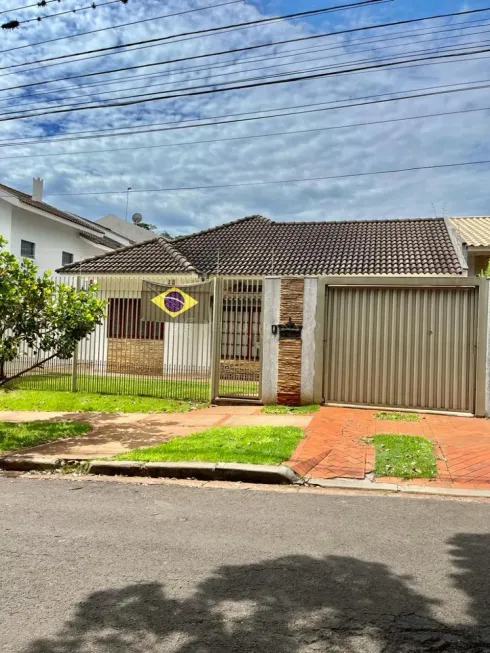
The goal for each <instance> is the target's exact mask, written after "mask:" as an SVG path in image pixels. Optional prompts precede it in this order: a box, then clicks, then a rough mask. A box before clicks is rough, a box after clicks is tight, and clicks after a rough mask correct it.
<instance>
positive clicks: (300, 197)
mask: <svg viewBox="0 0 490 653" xmlns="http://www.w3.org/2000/svg"><path fill="white" fill-rule="evenodd" d="M212 3H213V0H208V4H212ZM200 4H201V6H203V3H200ZM17 5H18V3H17V2H16V0H10V6H17ZM195 6H198V5H196V4H195V3H194V2H191V1H190V0H182V1H181V2H177V1H174V2H170V3H166V4H165V9H163V10H162V7H161V3H160V2H158V1H157V0H146V1H145V2H144V3H129V4H128V5H127V6H122V5H119V4H116V5H114V6H111V7H106V8H104V7H100V8H98V9H97V10H94V11H85V12H82V13H79V14H74V15H71V14H70V15H69V16H68V17H62V18H57V19H52V20H46V21H43V22H41V23H34V24H32V25H29V26H28V27H24V28H20V29H18V30H16V31H15V32H12V33H7V34H5V35H2V36H4V39H3V43H4V45H3V46H2V49H8V48H10V47H15V46H16V45H23V44H25V43H32V42H37V41H41V40H47V39H52V38H56V37H58V36H62V35H64V34H68V33H73V32H82V31H86V30H91V29H98V28H105V27H108V26H110V25H114V24H118V23H122V22H126V21H130V20H138V19H143V18H148V17H150V16H155V15H159V14H163V13H166V12H168V13H171V12H172V11H181V10H183V9H185V8H191V7H195ZM259 6H260V5H259V4H257V3H256V6H252V5H251V4H250V3H242V4H235V5H229V6H226V7H221V8H219V9H213V10H208V11H203V12H196V13H191V14H187V15H183V16H176V17H173V18H170V19H167V20H159V21H152V22H147V23H142V24H140V25H135V26H132V27H127V28H123V29H118V30H108V31H104V32H100V33H97V34H92V35H87V36H83V37H79V38H76V39H69V40H63V41H57V42H54V43H50V44H46V45H43V46H36V47H35V48H26V49H21V50H14V51H12V52H9V53H4V54H3V55H2V56H3V58H2V65H3V66H8V65H11V64H14V63H18V62H23V61H33V60H39V59H43V58H45V57H50V56H58V55H63V54H66V53H68V52H73V51H77V50H90V49H95V48H98V47H104V46H107V45H113V44H114V43H123V42H128V41H139V40H143V39H149V38H155V37H158V36H162V35H167V34H171V33H176V32H185V31H190V30H197V29H202V28H206V27H209V26H213V25H218V24H228V23H233V22H240V21H245V20H253V19H255V18H257V17H260V16H261V15H263V14H261V13H260V11H259ZM53 7H55V5H54V4H53V5H48V7H47V8H46V10H45V11H46V13H50V12H51V11H54V10H55V9H56V8H57V7H55V9H53ZM390 7H392V5H390ZM462 8H463V7H462V6H461V7H460V9H462ZM48 10H49V11H48ZM267 10H268V12H269V14H272V15H273V14H275V13H277V12H280V11H281V4H280V3H277V2H274V3H270V4H269V5H268V8H267ZM457 10H458V7H457V6H455V7H454V11H457ZM394 11H395V10H394V9H393V8H390V9H388V8H386V7H383V8H379V9H378V10H374V9H369V10H366V9H363V10H351V11H350V12H345V13H342V14H340V13H336V14H331V15H330V16H328V17H323V18H322V19H321V20H319V21H317V22H316V23H306V22H305V21H303V22H298V21H295V22H290V23H278V24H274V25H265V26H261V27H256V28H254V29H247V30H241V31H234V32H230V33H227V34H225V33H223V34H220V35H214V36H212V37H208V36H207V37H200V38H198V39H192V40H186V41H181V42H178V43H175V44H170V43H167V44H165V45H163V44H162V45H159V46H158V47H153V48H147V49H141V50H135V51H132V52H126V53H122V54H118V55H115V56H108V57H105V58H100V59H90V60H88V61H86V62H77V63H72V64H69V65H63V66H53V67H41V66H42V65H41V64H33V65H32V66H31V69H32V68H38V70H37V71H36V72H30V73H22V72H20V71H19V72H17V73H16V74H15V75H9V76H5V77H0V89H1V88H5V87H7V86H17V85H20V84H25V83H30V82H32V81H40V80H47V79H52V78H54V77H64V76H69V75H76V74H80V73H82V72H95V71H98V70H105V69H107V68H116V67H124V66H134V65H140V64H145V63H150V62H155V61H161V60H165V59H171V58H177V57H186V56H193V55H196V54H202V53H205V52H212V51H219V50H225V49H229V48H237V47H246V46H247V45H251V44H256V43H263V42H267V40H278V39H283V38H284V39H286V38H291V37H295V36H298V35H303V34H306V33H314V32H315V31H326V30H330V29H342V28H344V27H346V26H347V27H352V26H359V25H364V24H370V23H376V22H379V21H384V20H396V19H397V16H396V14H395V13H394ZM390 12H391V13H390ZM26 13H27V12H23V15H24V16H25V15H26ZM27 15H37V10H32V11H31V12H30V14H29V13H27ZM485 17H488V20H489V21H490V15H486V14H484V15H477V16H476V17H474V16H470V17H469V18H468V20H471V19H473V20H474V19H475V18H485ZM442 24H443V22H442V21H439V22H438V23H436V24H435V25H434V23H423V24H420V25H414V26H412V27H411V28H409V29H413V30H420V29H428V28H429V27H433V26H434V27H435V26H441V25H442ZM444 24H448V21H444ZM485 30H488V31H489V33H481V34H476V32H480V31H481V32H485ZM392 31H400V29H398V30H392ZM471 32H475V34H474V35H473V36H470V34H471ZM454 34H455V35H456V37H457V38H455V39H454V40H452V41H432V39H433V38H434V36H433V35H432V36H431V35H429V34H427V35H425V36H417V37H415V32H414V38H413V40H412V41H388V42H385V43H376V44H375V43H372V44H364V45H362V44H359V45H356V46H348V44H349V43H350V42H351V41H352V40H353V38H357V39H358V38H376V37H379V38H381V37H384V36H388V35H389V32H387V31H386V30H384V31H377V32H367V33H360V34H357V35H356V36H355V37H352V38H347V37H336V38H335V39H333V38H330V39H321V40H318V41H316V40H315V41H312V42H300V43H297V44H291V45H287V46H283V47H281V48H279V47H278V48H275V50H276V52H277V53H281V52H285V51H288V50H293V49H297V48H317V49H319V48H322V47H323V48H326V47H331V46H333V45H338V46H340V49H339V50H328V51H324V52H321V51H317V52H314V53H311V52H310V53H304V54H297V55H296V56H294V55H293V54H292V55H291V58H290V59H278V60H276V61H275V62H274V61H252V62H249V63H246V64H244V65H242V66H241V67H234V68H232V67H230V68H220V69H217V70H214V71H206V69H205V68H204V67H205V66H209V65H210V64H212V63H213V60H211V61H209V60H208V59H204V60H197V61H195V62H186V63H182V64H174V65H172V66H166V67H165V66H162V67H158V68H149V69H140V70H136V71H134V72H132V73H131V72H126V73H119V74H117V75H113V76H107V77H105V78H104V77H102V78H97V77H92V78H86V79H83V80H82V79H80V80H73V81H71V82H70V81H67V82H62V83H58V84H57V85H56V88H57V89H59V90H60V94H59V95H58V96H47V97H44V96H42V95H41V96H34V95H32V94H33V93H40V92H42V91H45V90H47V89H48V88H49V89H50V90H51V87H47V86H46V87H35V88H33V89H30V90H27V89H26V90H24V91H22V92H19V91H6V92H3V93H0V100H4V98H5V97H12V98H16V99H12V100H11V101H9V102H8V103H6V102H4V101H2V102H1V103H0V112H6V111H14V110H19V109H21V108H22V107H23V105H27V103H29V104H32V103H33V102H35V101H36V102H38V103H39V105H41V104H42V105H46V104H47V101H48V100H49V99H51V100H54V104H53V106H54V105H55V104H56V103H57V102H58V103H59V102H60V101H63V102H70V101H72V102H80V101H82V99H81V98H77V99H73V100H69V99H68V98H70V97H74V96H79V95H81V94H84V93H96V92H97V91H98V92H101V91H106V90H112V91H113V93H112V95H102V96H97V95H92V96H90V97H91V98H92V99H96V100H107V99H108V98H111V97H113V98H117V97H120V96H121V95H130V94H134V95H136V94H137V93H138V91H132V90H131V89H132V88H133V87H135V86H146V85H150V84H152V85H154V86H149V87H148V89H147V90H144V89H142V90H141V91H139V92H143V93H144V92H151V91H152V90H155V89H158V88H160V85H157V84H161V85H164V84H169V83H171V84H170V86H166V87H165V88H166V89H167V90H168V89H170V88H172V87H181V86H188V85H192V84H206V83H210V78H209V75H211V73H213V72H214V74H217V73H223V72H233V73H234V74H233V75H230V76H229V77H219V78H213V79H212V80H211V81H212V82H214V81H217V82H222V81H224V80H226V79H234V78H240V76H242V77H252V76H256V75H262V74H273V73H275V72H278V73H279V72H284V71H294V70H299V69H301V68H310V67H315V66H327V65H336V64H339V63H345V62H347V61H349V60H357V59H367V58H372V57H374V56H380V57H381V56H382V57H386V56H390V55H393V54H401V55H409V53H410V52H411V51H413V50H421V49H423V48H437V47H447V46H448V45H455V46H458V45H460V44H465V43H467V42H469V41H473V42H475V43H481V44H485V45H486V44H487V43H488V41H489V38H488V37H489V35H490V23H489V25H488V26H487V27H486V26H481V27H478V28H477V29H475V30H463V31H461V32H460V33H458V32H455V33H454ZM441 36H447V34H441ZM395 46H398V47H395ZM366 49H370V51H368V52H365V50H366ZM361 50H362V51H363V52H359V53H358V54H356V51H361ZM270 51H271V49H269V50H259V51H254V52H251V53H245V54H243V55H240V56H239V57H238V56H237V59H238V58H239V59H240V60H243V59H247V58H251V57H253V58H259V57H264V56H265V55H267V54H268V52H270ZM307 59H315V60H314V61H307V62H305V63H304V64H303V65H302V64H301V61H305V60H307ZM223 60H231V57H229V56H228V57H226V58H223V57H221V58H216V59H215V60H214V63H221V62H223ZM488 62H489V58H486V57H484V58H474V59H471V60H468V61H464V62H463V61H460V62H457V61H453V62H451V63H450V64H445V65H431V66H424V67H412V68H408V67H407V68H403V69H398V70H393V69H392V70H385V71H376V72H365V73H363V74H351V75H343V76H338V77H332V78H324V79H319V80H314V81H309V82H302V83H297V84H289V85H286V84H285V85H277V86H269V87H264V88H256V89H250V90H245V91H236V92H229V93H221V94H214V95H205V96H202V97H197V98H196V97H194V98H192V97H190V98H184V99H182V100H168V101H161V102H153V103H146V104H141V105H136V106H132V107H125V108H112V109H107V110H97V111H90V112H89V111H87V112H75V113H71V114H62V115H57V116H50V117H49V116H45V117H44V118H38V119H35V120H20V121H15V122H3V123H2V122H0V139H6V138H19V139H20V138H30V137H35V138H39V137H42V136H43V135H44V136H49V135H52V134H53V133H63V132H65V131H66V132H70V131H79V130H89V129H101V128H106V127H111V128H112V127H129V126H131V125H134V124H135V123H153V122H155V123H161V122H167V121H176V120H185V119H189V118H191V119H196V118H206V117H213V116H219V115H225V114H233V113H239V112H252V111H261V110H265V109H273V108H275V107H276V108H281V107H287V106H291V105H300V104H307V103H319V102H330V101H338V100H341V99H345V98H354V97H362V96H369V95H373V94H378V93H391V92H394V91H402V90H407V91H409V90H411V89H417V88H421V87H427V86H435V85H442V84H455V83H459V82H470V81H473V80H482V79H486V78H487V76H488V73H487V70H488ZM274 63H276V64H281V65H280V66H278V67H277V68H270V69H267V70H262V71H257V72H256V73H254V72H250V71H249V72H243V73H238V72H237V71H238V70H244V69H245V70H246V69H247V68H248V69H252V68H256V67H260V66H272V65H273V64H274ZM284 63H288V64H289V65H288V66H283V65H282V64H284ZM192 65H199V66H202V67H203V69H202V70H201V71H196V72H188V73H185V74H182V73H178V74H177V73H176V72H173V73H172V74H171V75H170V76H167V75H166V74H165V75H164V73H168V71H176V70H177V69H182V68H184V67H190V66H192ZM158 71H161V73H162V76H161V77H159V76H158V75H155V76H152V77H150V78H144V77H143V78H139V76H142V75H148V74H150V73H151V74H153V73H157V72H158ZM0 72H1V71H0ZM6 72H7V71H6ZM8 72H10V71H8ZM206 75H208V77H207V78H204V79H198V80H196V77H205V76H206ZM118 77H133V79H132V81H126V82H120V83H119V84H117V85H109V86H104V84H103V81H104V79H105V80H106V81H107V80H110V81H112V80H113V79H117V78H118ZM95 81H99V82H101V85H100V86H96V87H89V88H87V89H86V88H81V89H79V90H71V91H64V90H63V89H66V88H68V87H72V86H78V85H81V84H85V83H89V82H90V83H91V82H95ZM54 86H55V85H53V87H54ZM118 88H121V89H123V91H121V92H116V91H115V89H118ZM486 98H488V89H483V90H479V91H474V92H468V93H455V94H452V95H440V96H435V97H426V98H419V99H416V100H410V101H403V102H393V103H387V104H376V105H372V106H367V107H357V108H349V109H337V110H331V111H326V112H318V113H310V114H303V115H297V116H289V117H282V118H276V119H271V120H264V121H254V122H243V123H237V124H231V125H219V126H214V127H205V128H204V127H203V128H200V129H188V130H182V131H171V132H168V133H148V134H139V135H133V136H127V137H118V138H107V139H102V138H100V139H95V140H86V141H74V142H66V143H63V144H61V143H58V144H48V143H45V144H41V145H36V146H23V147H18V148H10V147H8V148H7V147H0V158H1V157H6V156H13V155H14V154H18V155H25V154H33V155H34V154H40V153H46V154H47V153H52V152H57V153H60V154H61V153H74V155H72V156H64V157H63V156H59V157H58V156H56V157H54V156H53V157H47V156H45V157H33V158H22V159H18V160H4V161H0V168H1V174H0V180H1V181H2V182H3V183H6V184H10V185H12V186H15V187H18V188H22V189H25V190H28V189H29V187H30V180H31V177H32V176H42V177H44V179H45V188H46V192H47V196H46V199H47V201H51V202H52V203H54V204H56V205H58V206H60V207H62V208H66V209H68V210H70V211H74V212H77V213H80V214H81V215H85V216H86V217H89V218H96V217H98V216H100V215H102V214H104V213H109V212H115V213H119V214H124V210H125V199H126V198H125V195H124V194H120V195H116V194H113V195H102V194H101V195H90V196H73V197H56V194H57V193H77V192H99V191H100V192H101V193H103V192H107V191H124V190H125V189H126V188H127V187H128V186H131V187H132V188H133V189H142V188H143V189H144V188H161V187H179V186H199V185H212V184H228V183H230V184H233V183H241V182H252V181H267V180H275V179H282V178H301V177H310V176H328V175H341V174H354V173H358V172H367V171H372V170H384V169H390V168H403V167H411V166H420V165H433V164H434V165H437V164H441V163H451V162H459V161H471V160H480V159H490V148H489V146H488V124H489V115H490V111H482V112H475V113H467V114H460V115H452V116H443V117H438V118H426V119H423V120H406V121H403V122H402V121H400V122H389V123H386V124H382V125H371V126H362V127H352V128H347V129H337V130H330V131H318V132H311V133H307V134H295V135H289V136H274V137H270V138H260V139H250V140H237V141H227V142H214V143H207V144H195V145H181V146H178V147H161V148H152V149H135V150H132V151H124V152H114V151H110V150H112V149H113V148H124V147H137V146H139V145H164V144H171V143H179V142H183V141H184V142H185V141H194V140H206V139H209V140H211V139H213V138H228V137H229V138H233V137H237V136H249V135H254V134H265V133H270V132H276V131H289V130H291V131H292V130H305V129H311V128H314V127H328V126H335V125H342V124H351V123H357V122H367V121H376V120H385V119H386V120H388V119H392V118H405V117H408V116H415V115H420V114H426V113H434V112H440V111H444V112H447V111H459V110H462V109H468V108H479V107H486V106H490V102H489V101H488V99H486ZM0 145H1V143H0ZM104 148H105V150H104ZM98 149H100V150H104V151H103V152H100V153H96V154H85V155H84V154H83V151H87V150H98ZM487 177H488V167H486V166H473V167H467V168H454V169H447V170H434V171H421V172H411V173H400V174H396V175H386V176H384V175H380V176H369V177H359V178H349V179H342V180H331V181H316V182H308V183H302V184H289V185H272V186H256V187H247V188H229V189H213V190H205V191H182V192H164V193H154V194H149V193H141V194H136V193H135V194H133V195H132V196H131V199H130V211H136V210H138V211H140V212H141V213H143V215H144V216H145V219H146V220H147V221H149V222H153V223H156V224H158V225H159V227H161V228H163V229H168V230H170V231H171V232H174V233H183V232H189V231H192V230H194V229H199V228H205V227H207V226H210V225H213V224H217V223H220V222H225V221H228V220H232V219H236V218H238V217H241V216H243V215H247V214H253V213H261V214H264V215H267V216H269V217H271V218H274V219H278V220H302V219H307V220H325V219H328V220H332V219H347V218H365V217H367V218H376V217H381V218H383V217H392V216H398V217H402V216H414V215H431V214H433V205H434V206H435V209H436V211H437V212H439V213H442V211H443V207H444V210H445V211H446V214H478V213H485V212H486V213H488V211H489V206H488V193H487V190H486V188H487V185H488V180H487ZM51 195H53V196H52V197H51Z"/></svg>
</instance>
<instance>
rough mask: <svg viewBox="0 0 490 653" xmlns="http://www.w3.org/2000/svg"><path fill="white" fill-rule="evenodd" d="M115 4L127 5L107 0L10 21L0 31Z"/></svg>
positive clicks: (122, 1) (123, 2) (120, 0)
mask: <svg viewBox="0 0 490 653" xmlns="http://www.w3.org/2000/svg"><path fill="white" fill-rule="evenodd" d="M116 2H121V3H122V4H123V5H126V4H127V3H128V0H107V1H106V2H100V3H99V4H96V3H95V2H92V4H91V5H87V6H85V7H78V9H68V10H66V11H59V12H57V13H56V14H47V15H46V16H37V17H36V18H26V19H25V20H10V21H8V22H7V23H4V24H3V25H2V29H5V30H13V29H17V28H18V27H20V25H25V24H26V23H34V22H38V23H40V22H41V21H42V20H46V19H47V18H55V17H56V16H66V14H74V13H79V12H80V11H86V10H87V9H98V8H99V7H105V6H107V5H113V4H116Z"/></svg>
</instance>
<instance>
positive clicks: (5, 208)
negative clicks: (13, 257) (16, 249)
mask: <svg viewBox="0 0 490 653" xmlns="http://www.w3.org/2000/svg"><path fill="white" fill-rule="evenodd" d="M12 211H13V206H12V205H11V204H9V203H8V202H5V201H2V200H0V235H1V236H3V237H4V238H5V240H7V241H8V244H7V250H8V251H9V252H11V251H12V249H11V247H12V244H11V242H10V241H11V240H12Z"/></svg>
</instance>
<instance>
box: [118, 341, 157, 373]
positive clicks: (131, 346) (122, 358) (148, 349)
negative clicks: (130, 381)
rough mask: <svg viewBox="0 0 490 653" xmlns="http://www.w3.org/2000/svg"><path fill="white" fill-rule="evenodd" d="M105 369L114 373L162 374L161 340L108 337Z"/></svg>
mask: <svg viewBox="0 0 490 653" xmlns="http://www.w3.org/2000/svg"><path fill="white" fill-rule="evenodd" d="M107 371H108V372H113V373H115V374H141V375H147V376H159V375H162V374H163V340H133V339H131V340H129V339H125V338H109V339H108V341H107Z"/></svg>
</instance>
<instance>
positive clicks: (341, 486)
mask: <svg viewBox="0 0 490 653" xmlns="http://www.w3.org/2000/svg"><path fill="white" fill-rule="evenodd" d="M306 485H307V486H309V487H322V488H327V489H331V490H367V491H368V492H373V493H376V492H379V493H386V492H390V493H392V494H417V495H419V496H423V495H428V496H439V497H479V498H483V499H490V487H489V489H488V490H471V489H465V488H449V487H427V486H422V485H397V484H395V483H372V482H371V481H362V480H356V479H351V478H332V479H329V478H317V479H311V478H310V479H308V480H306Z"/></svg>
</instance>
